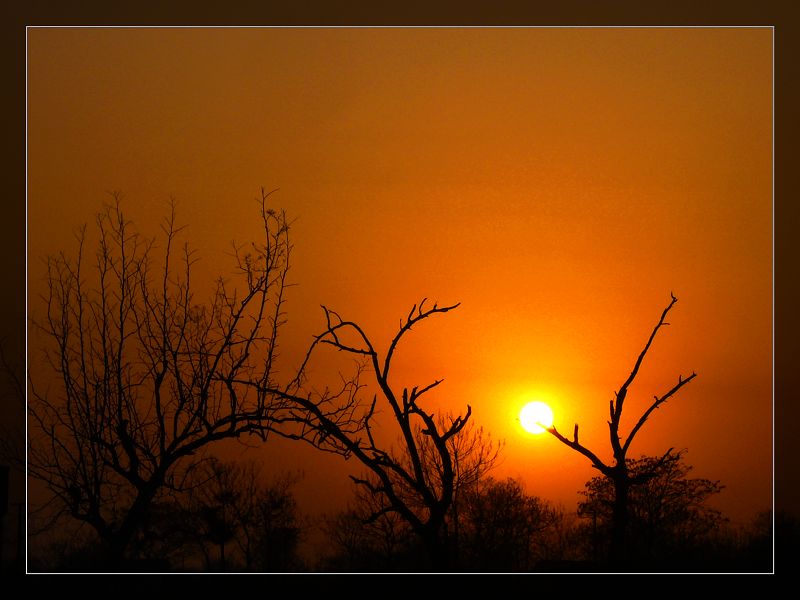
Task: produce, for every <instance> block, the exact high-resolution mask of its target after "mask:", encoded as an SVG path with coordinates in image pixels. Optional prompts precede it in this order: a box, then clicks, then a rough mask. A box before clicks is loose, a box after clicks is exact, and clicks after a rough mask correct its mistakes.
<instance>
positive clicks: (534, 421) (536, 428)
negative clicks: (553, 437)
mask: <svg viewBox="0 0 800 600" xmlns="http://www.w3.org/2000/svg"><path fill="white" fill-rule="evenodd" d="M519 422H520V424H521V425H522V427H523V429H525V430H526V431H528V432H530V433H544V432H545V431H546V428H547V427H551V426H552V425H553V411H552V409H551V408H550V407H549V406H547V404H545V403H544V402H528V403H527V404H526V405H525V406H523V407H522V410H521V411H519Z"/></svg>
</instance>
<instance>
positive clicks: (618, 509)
mask: <svg viewBox="0 0 800 600" xmlns="http://www.w3.org/2000/svg"><path fill="white" fill-rule="evenodd" d="M670 297H671V300H670V303H669V305H667V307H666V308H665V309H664V311H663V312H662V313H661V318H660V319H659V321H658V323H657V324H656V326H655V327H654V328H653V331H652V333H651V334H650V337H649V339H648V340H647V343H646V344H645V346H644V349H643V350H642V351H641V353H640V354H639V356H638V358H637V359H636V362H635V364H634V366H633V370H632V371H631V373H630V375H628V378H627V379H626V380H625V381H624V382H623V383H622V385H621V386H620V389H619V391H617V392H615V398H614V399H612V400H611V401H610V402H609V420H608V430H609V436H610V440H611V449H612V452H613V462H610V463H605V462H603V461H602V460H601V459H600V458H599V457H598V456H597V454H595V453H594V452H593V451H591V450H590V449H589V448H587V447H585V446H583V445H582V444H581V443H580V441H579V439H578V424H577V423H576V424H575V428H574V430H573V434H572V439H571V440H570V439H568V438H567V437H565V436H563V435H562V434H561V433H559V431H558V430H557V429H556V427H555V426H552V427H550V428H549V429H548V431H549V432H550V433H551V434H552V435H554V436H555V437H556V438H557V439H558V440H559V441H560V442H561V443H563V444H565V445H566V446H568V447H570V448H572V449H573V450H575V451H576V452H579V453H580V454H583V455H584V456H585V457H587V458H588V459H589V460H590V461H591V463H592V466H593V467H594V468H596V469H597V470H599V471H600V472H601V473H602V474H603V475H604V476H605V477H607V478H608V479H609V480H610V481H611V482H612V483H613V489H614V501H613V511H612V527H611V559H612V561H614V562H616V563H618V562H620V561H622V560H624V558H625V538H626V531H627V527H628V520H629V507H628V501H629V495H630V489H631V487H632V486H635V485H639V484H643V483H645V482H647V481H648V480H649V479H651V478H652V477H654V476H655V474H656V473H657V472H658V469H659V468H661V466H662V465H663V464H665V462H666V461H668V460H669V459H670V456H671V455H672V450H673V448H670V449H669V450H667V451H666V452H665V453H664V454H663V456H661V457H660V458H659V459H658V460H657V461H655V462H653V464H652V465H650V467H651V468H649V469H647V470H643V471H641V472H636V473H632V472H631V471H630V470H629V465H628V461H627V454H628V450H629V448H630V447H631V443H632V442H633V440H634V438H635V437H636V434H637V433H639V431H640V430H641V428H642V426H643V425H644V424H645V422H646V421H647V419H648V417H650V415H651V414H652V413H653V411H655V410H656V409H657V408H659V407H660V406H661V405H663V404H664V403H665V402H666V401H667V400H669V399H670V398H672V397H673V396H674V395H675V394H676V393H677V392H678V391H679V390H680V389H681V388H682V387H683V386H685V385H686V384H688V383H689V382H690V381H692V380H693V379H694V378H695V377H696V373H692V374H691V375H690V376H689V377H685V378H684V377H683V376H678V382H677V383H676V384H675V385H674V386H673V387H672V388H671V389H669V391H667V392H666V393H664V394H662V395H661V396H654V399H653V402H652V403H651V404H650V406H649V407H648V408H647V409H646V410H645V411H644V413H643V414H642V415H641V417H639V420H638V421H637V422H636V424H635V425H634V426H633V428H632V429H631V431H630V432H629V433H628V435H627V437H625V439H624V440H623V439H622V437H621V434H620V420H621V419H622V410H623V407H624V404H625V399H626V397H627V395H628V389H629V388H630V386H631V384H632V383H633V381H634V379H635V378H636V375H637V374H638V373H639V368H640V367H641V366H642V362H643V361H644V357H645V355H646V354H647V352H648V350H650V347H651V345H652V343H653V340H654V339H655V337H656V334H657V333H658V331H659V329H661V328H662V327H664V326H665V325H669V323H667V322H666V318H667V314H668V313H669V311H670V310H671V309H672V307H673V306H674V305H675V303H676V302H677V301H678V299H677V298H676V297H675V296H674V295H673V294H670Z"/></svg>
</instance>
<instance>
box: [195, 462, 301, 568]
mask: <svg viewBox="0 0 800 600" xmlns="http://www.w3.org/2000/svg"><path fill="white" fill-rule="evenodd" d="M260 473H261V469H260V468H259V466H258V465H257V464H256V463H254V462H252V461H250V462H244V463H236V462H223V461H220V460H218V459H216V458H213V459H211V460H209V461H206V462H205V463H204V464H203V465H202V466H201V467H200V468H199V469H197V470H196V471H195V475H194V478H195V482H194V484H193V485H192V486H191V487H190V488H189V490H188V492H187V494H186V495H187V498H186V499H185V500H183V501H182V500H181V499H179V502H181V503H182V504H183V506H185V508H184V511H185V513H186V514H187V516H188V519H187V520H186V521H187V524H188V525H189V527H190V528H191V529H190V531H189V532H187V533H189V537H190V538H191V539H192V540H193V541H194V543H195V545H196V546H197V547H198V548H199V549H200V551H201V553H202V554H203V559H204V563H205V567H206V569H213V568H217V567H218V568H219V569H220V570H223V571H227V570H231V569H243V570H245V571H253V570H264V571H289V570H292V569H294V568H296V567H297V566H298V565H299V559H298V557H297V548H298V544H299V542H300V534H301V530H302V527H301V524H300V519H299V515H298V509H297V503H296V501H295V498H294V495H293V494H292V491H291V488H292V486H293V485H294V483H295V482H296V481H297V479H296V477H292V476H282V477H279V478H277V479H275V480H274V481H272V482H270V483H268V484H265V483H262V482H261V480H260ZM209 543H210V544H211V545H214V546H216V547H217V550H218V552H217V555H216V557H217V559H218V560H215V558H214V555H213V553H212V552H211V551H210V549H209V548H208V544H209Z"/></svg>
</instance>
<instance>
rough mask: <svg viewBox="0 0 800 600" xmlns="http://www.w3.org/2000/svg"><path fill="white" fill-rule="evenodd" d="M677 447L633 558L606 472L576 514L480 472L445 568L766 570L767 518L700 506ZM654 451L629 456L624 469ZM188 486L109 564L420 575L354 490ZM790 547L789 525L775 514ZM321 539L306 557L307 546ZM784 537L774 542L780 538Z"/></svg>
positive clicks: (86, 533)
mask: <svg viewBox="0 0 800 600" xmlns="http://www.w3.org/2000/svg"><path fill="white" fill-rule="evenodd" d="M684 456H685V452H681V453H678V454H676V455H675V458H674V459H673V460H671V461H670V462H669V463H667V464H664V465H663V466H662V467H661V468H660V469H659V472H658V474H657V476H656V477H654V478H651V479H650V480H649V481H648V483H647V485H646V486H642V487H639V488H637V491H636V493H635V495H634V496H633V497H632V498H631V504H630V507H631V523H630V532H629V536H628V540H627V543H628V544H630V545H631V549H632V554H633V555H635V556H637V557H638V558H637V559H636V560H635V561H631V562H629V563H627V564H625V565H623V566H619V565H616V564H615V563H613V562H611V557H610V550H609V545H610V540H611V536H610V528H611V526H612V514H611V513H612V506H613V500H612V499H611V496H612V493H611V489H610V487H611V486H610V484H609V482H608V480H607V479H605V478H603V477H595V478H593V479H591V480H590V481H588V482H587V483H586V485H585V488H584V490H583V491H581V492H579V497H580V501H579V503H578V508H577V511H575V510H567V509H565V508H564V507H563V506H556V505H554V504H553V503H551V502H549V501H547V500H546V499H543V498H541V497H538V496H535V495H532V494H530V493H529V492H527V491H526V490H525V487H524V486H523V484H522V483H521V482H520V481H518V480H515V479H510V478H509V479H496V478H494V477H492V476H491V475H490V474H486V473H485V474H482V475H481V477H479V478H478V479H476V480H473V481H470V482H469V484H468V485H465V486H464V487H463V488H462V489H460V490H459V495H458V496H459V499H458V503H457V504H454V505H453V506H451V508H450V510H449V512H448V515H447V519H446V525H445V527H444V532H445V533H444V543H445V544H446V546H447V548H448V551H449V556H450V563H449V564H450V567H449V571H452V572H460V571H464V572H501V573H509V572H602V571H608V570H624V571H630V572H637V571H644V572H662V571H666V572H770V571H771V570H772V566H773V565H772V556H773V553H772V540H773V536H772V515H771V513H770V512H769V511H766V512H764V513H760V514H758V515H756V516H754V518H753V519H752V521H751V522H750V523H748V524H746V525H744V526H732V525H730V523H729V522H728V519H726V517H725V516H724V515H723V514H722V513H721V512H720V511H718V510H716V509H714V508H712V507H711V506H709V503H708V500H713V497H714V496H715V495H716V494H718V493H719V492H720V491H721V489H722V486H721V485H720V483H719V482H717V481H711V480H707V479H702V478H692V477H690V476H689V472H690V471H691V467H690V466H689V465H688V464H686V463H685V461H684V460H683V459H684ZM655 460H657V458H655V457H641V458H639V459H633V460H631V465H630V466H631V469H632V470H633V471H637V470H641V469H642V468H647V466H648V463H652V461H655ZM194 477H195V480H194V481H193V482H192V485H190V486H188V487H187V489H186V490H185V491H184V492H183V493H181V494H165V495H164V497H163V498H159V499H158V501H157V502H155V503H154V504H153V507H152V510H151V511H150V512H149V515H148V518H147V520H146V522H145V523H144V524H143V526H142V527H141V529H140V530H139V531H138V532H137V535H136V536H135V539H134V541H133V543H132V544H131V547H130V550H129V552H128V554H127V559H126V561H125V562H124V563H121V564H117V565H115V567H114V570H125V571H145V572H168V571H199V572H209V571H210V572H298V571H302V572H308V571H321V572H421V571H427V570H430V569H431V568H432V567H431V564H430V561H429V558H428V554H427V553H426V550H425V547H424V543H423V542H422V541H421V540H420V539H419V537H418V536H416V535H415V534H414V531H413V530H412V528H411V527H410V526H409V524H408V523H406V522H405V521H404V520H403V519H402V518H400V517H399V516H398V515H397V514H396V513H392V512H386V513H383V514H381V515H380V516H378V517H374V515H375V508H376V506H378V505H379V501H378V500H377V499H376V497H375V496H374V495H373V494H371V493H369V492H368V491H367V490H365V489H364V488H363V487H362V486H356V487H355V488H354V494H353V497H352V499H351V502H350V503H349V505H348V507H347V508H346V509H345V510H342V511H340V512H337V513H335V514H330V515H326V516H323V517H315V518H313V519H312V518H311V517H305V516H303V515H302V514H301V513H300V512H299V510H298V507H297V502H296V499H295V496H294V492H293V485H294V484H295V483H296V482H297V481H298V477H299V476H294V475H293V476H288V475H284V476H282V477H278V478H274V479H271V480H270V479H267V478H264V477H262V476H261V473H260V469H259V466H258V465H257V464H256V463H254V462H252V461H249V462H222V461H219V460H217V459H214V458H209V459H207V460H206V461H204V462H203V463H202V465H201V467H200V468H198V469H197V472H196V473H195V475H194ZM777 527H778V528H779V531H780V532H782V533H783V534H784V535H785V536H787V537H791V538H792V539H793V540H794V541H793V542H792V543H796V539H797V533H798V523H797V521H796V520H793V519H791V518H789V517H787V516H786V515H782V514H779V515H778V516H777ZM311 536H316V537H318V538H321V542H320V543H318V544H316V546H317V547H316V548H315V549H314V551H313V552H309V551H305V552H304V551H303V550H302V545H303V542H304V540H306V539H308V538H309V537H311ZM39 537H40V538H41V539H39V540H35V542H36V543H34V545H33V550H32V552H31V555H30V556H29V564H30V569H31V570H32V571H70V572H74V571H78V572H86V571H88V572H95V571H98V570H103V567H104V565H106V564H107V562H106V560H105V557H104V556H103V552H104V546H103V544H102V541H101V540H100V539H99V538H98V537H97V535H96V534H94V533H93V532H92V531H91V529H90V528H86V527H82V528H78V529H76V530H71V529H68V530H67V531H65V532H61V533H56V532H54V531H53V530H48V531H47V532H43V533H42V534H41V536H39ZM779 538H780V539H783V536H779Z"/></svg>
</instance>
